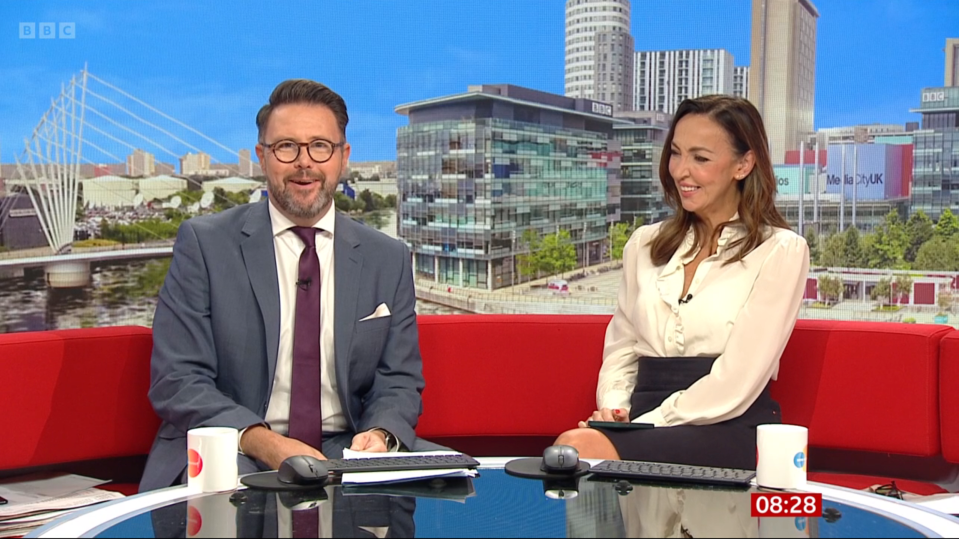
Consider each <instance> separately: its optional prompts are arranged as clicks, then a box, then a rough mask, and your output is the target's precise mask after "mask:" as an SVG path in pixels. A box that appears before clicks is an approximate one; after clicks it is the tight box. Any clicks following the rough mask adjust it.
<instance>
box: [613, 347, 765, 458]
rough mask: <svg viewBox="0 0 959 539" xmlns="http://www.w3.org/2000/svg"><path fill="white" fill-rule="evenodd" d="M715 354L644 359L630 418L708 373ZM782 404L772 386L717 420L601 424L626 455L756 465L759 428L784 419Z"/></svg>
mask: <svg viewBox="0 0 959 539" xmlns="http://www.w3.org/2000/svg"><path fill="white" fill-rule="evenodd" d="M713 361H715V358H700V357H693V358H676V357H674V358H649V357H646V358H640V359H639V380H638V381H637V384H636V388H635V389H634V390H633V395H632V398H631V399H630V405H631V408H630V412H629V418H630V420H632V419H636V418H637V417H639V416H641V415H643V414H645V413H646V412H649V411H651V410H654V409H655V408H657V407H658V406H659V405H660V404H662V402H663V401H664V400H666V398H667V397H669V396H670V395H672V394H673V393H675V392H677V391H680V390H683V389H686V388H688V387H689V386H691V385H693V383H695V382H696V381H697V380H699V379H700V378H702V377H703V376H705V375H707V374H709V371H710V369H711V368H712V365H713ZM780 417H781V415H780V411H779V404H777V403H776V401H774V400H773V399H772V397H771V396H770V395H769V385H768V384H767V385H766V388H765V389H764V390H763V392H762V394H760V395H759V398H757V399H756V402H754V403H753V405H752V406H750V407H749V409H748V410H746V412H745V413H743V415H741V416H739V417H737V418H734V419H730V420H728V421H724V422H722V423H716V424H713V425H681V426H676V427H663V428H655V429H644V430H630V431H613V430H606V429H599V430H600V431H602V433H603V434H605V435H606V437H607V438H609V440H610V441H611V442H612V443H613V445H614V446H615V447H616V452H617V453H619V457H620V459H622V460H641V461H649V462H671V463H676V464H690V465H695V466H713V467H719V468H739V469H743V470H755V469H756V427H757V426H758V425H763V424H767V423H780V422H781V419H780Z"/></svg>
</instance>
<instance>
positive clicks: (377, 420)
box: [140, 201, 424, 491]
mask: <svg viewBox="0 0 959 539" xmlns="http://www.w3.org/2000/svg"><path fill="white" fill-rule="evenodd" d="M330 211H334V210H333V209H331V210H330ZM333 250H334V251H333V252H334V271H335V275H336V278H335V286H336V290H335V291H334V298H335V299H334V311H335V312H334V322H333V324H334V347H335V354H334V355H335V366H336V383H337V387H338V394H339V398H340V402H341V403H342V405H343V412H344V413H345V414H346V418H347V421H348V424H349V429H350V430H351V431H352V432H354V433H356V432H363V431H366V430H369V429H371V428H374V427H379V428H383V429H386V430H387V431H389V432H391V433H392V434H394V435H395V436H396V437H397V438H398V439H399V440H400V441H401V442H402V443H403V444H404V445H406V446H407V447H413V444H414V440H415V434H414V428H415V427H416V422H417V420H418V418H419V415H420V413H421V411H422V400H421V398H420V393H421V392H422V390H423V386H424V382H423V375H422V359H421V358H420V352H419V342H418V334H417V329H416V314H415V312H414V306H415V302H416V296H415V291H414V288H413V276H412V268H411V260H410V252H409V249H407V247H406V245H404V244H403V243H401V242H399V241H396V240H394V239H391V238H389V237H388V236H386V235H384V234H382V233H380V232H377V231H375V230H373V229H371V228H368V227H367V226H365V225H363V224H360V223H357V222H355V221H353V220H352V219H350V218H349V217H346V216H343V215H341V214H337V215H336V228H335V234H334V240H333ZM381 303H385V304H386V305H387V307H388V308H389V311H390V313H391V316H386V317H380V318H373V319H369V320H365V321H362V322H360V321H359V320H361V319H363V318H365V317H367V316H369V315H371V314H373V312H374V311H375V310H376V308H377V306H378V305H380V304H381ZM153 332H154V333H153V339H154V343H153V357H152V360H151V381H150V392H149V396H150V401H151V402H152V404H153V408H154V410H156V413H157V414H158V415H159V416H160V419H162V424H161V426H160V430H159V432H158V433H157V438H156V440H155V441H154V444H153V448H152V449H151V451H150V456H149V457H148V459H147V464H146V469H145V470H144V474H143V479H142V481H141V483H140V490H141V491H145V490H151V489H156V488H162V487H167V486H170V485H171V484H174V483H176V482H178V480H179V478H180V477H181V475H182V473H183V470H184V469H185V467H186V465H187V453H186V432H187V431H188V430H189V429H192V428H196V427H205V426H219V427H234V428H237V429H243V428H246V427H249V426H251V425H254V424H258V423H260V422H262V421H263V420H264V417H265V416H266V410H267V405H268V404H269V400H270V394H271V392H272V389H273V375H274V372H275V370H276V361H277V351H278V347H279V341H280V294H279V285H278V279H277V269H276V257H275V255H274V243H273V230H272V225H271V221H270V214H269V207H268V203H267V202H266V201H264V202H260V203H256V204H246V205H243V206H240V207H237V208H233V209H230V210H227V211H224V212H222V213H219V214H215V215H210V216H203V217H197V218H194V219H190V220H188V221H185V222H184V223H183V224H182V225H181V226H180V229H179V232H178V234H177V239H176V243H175V245H174V247H173V261H172V262H171V264H170V271H169V273H168V274H167V277H166V281H165V282H164V284H163V288H162V289H161V291H160V297H159V302H158V304H157V309H156V316H155V317H154V321H153ZM317 421H320V418H319V417H318V418H317Z"/></svg>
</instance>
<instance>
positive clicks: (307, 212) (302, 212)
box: [268, 171, 335, 219]
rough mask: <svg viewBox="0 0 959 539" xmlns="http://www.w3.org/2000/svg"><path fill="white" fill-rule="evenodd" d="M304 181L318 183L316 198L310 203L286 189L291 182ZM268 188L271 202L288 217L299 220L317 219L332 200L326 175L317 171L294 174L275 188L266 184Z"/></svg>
mask: <svg viewBox="0 0 959 539" xmlns="http://www.w3.org/2000/svg"><path fill="white" fill-rule="evenodd" d="M304 179H309V180H313V181H317V182H320V189H319V191H318V192H317V194H316V198H314V199H313V200H312V201H304V200H303V199H301V197H298V196H296V195H295V194H294V193H293V192H292V191H291V190H290V189H289V188H288V185H289V183H290V182H291V181H293V180H304ZM268 187H270V189H269V191H270V197H271V198H272V199H273V202H274V203H275V204H276V205H277V206H278V207H279V208H280V209H282V210H283V211H285V212H286V213H288V214H289V215H292V216H293V217H296V218H299V219H312V218H314V217H318V216H319V215H320V213H322V212H323V210H325V209H326V207H327V206H328V205H329V204H330V201H332V200H333V193H332V192H331V190H329V189H328V186H327V183H326V174H324V173H323V172H319V171H318V172H306V171H300V172H296V173H293V174H290V175H288V176H286V177H285V178H283V181H282V182H281V183H280V184H279V185H277V186H275V187H274V186H273V185H272V184H269V183H268ZM334 188H335V187H334Z"/></svg>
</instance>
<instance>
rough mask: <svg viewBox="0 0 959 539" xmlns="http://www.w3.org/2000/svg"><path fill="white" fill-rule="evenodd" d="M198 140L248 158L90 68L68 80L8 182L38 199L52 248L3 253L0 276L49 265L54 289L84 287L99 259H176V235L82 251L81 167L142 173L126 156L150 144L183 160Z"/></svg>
mask: <svg viewBox="0 0 959 539" xmlns="http://www.w3.org/2000/svg"><path fill="white" fill-rule="evenodd" d="M93 83H95V84H93ZM251 114H252V112H251ZM198 145H203V146H205V147H209V146H216V147H217V148H218V149H219V150H222V153H225V154H226V153H228V154H231V155H234V156H236V157H237V158H238V159H240V161H242V158H241V157H240V154H239V153H238V152H236V151H234V150H232V149H230V148H228V147H226V146H224V145H223V144H220V143H219V142H217V141H215V140H213V139H212V138H210V137H208V136H206V135H204V134H203V133H201V132H199V131H197V130H196V129H194V128H192V127H190V126H188V125H186V124H184V123H183V122H180V121H178V120H176V119H175V118H173V117H171V116H169V115H167V114H165V113H163V112H161V111H159V110H157V109H156V108H154V107H152V106H150V105H149V104H147V103H145V102H144V101H141V100H140V99H138V98H136V97H134V96H133V95H131V94H129V93H127V92H125V91H123V90H121V89H120V88H118V87H116V86H114V85H112V84H110V83H108V82H106V81H104V80H102V79H99V78H97V77H96V76H94V75H92V74H91V73H90V72H89V71H88V70H87V69H86V67H84V69H83V70H82V71H81V72H80V74H79V75H77V76H74V77H73V78H71V79H70V82H69V84H68V85H66V86H62V87H61V90H60V94H59V95H58V96H57V97H55V98H53V99H51V104H50V108H49V109H48V110H47V111H46V112H45V113H44V114H43V116H42V117H41V119H40V122H39V124H38V125H37V126H36V127H35V128H34V129H33V132H32V134H31V136H30V137H27V138H24V151H23V153H22V155H21V156H20V157H18V158H17V159H16V174H15V176H14V178H12V179H10V180H8V182H7V187H8V192H14V193H26V194H27V195H28V196H29V197H30V201H31V202H32V204H33V208H34V210H35V212H36V216H37V218H38V219H39V221H40V225H41V228H42V230H43V234H44V237H45V238H46V241H47V244H48V245H49V247H50V249H49V250H47V249H43V250H40V251H42V252H43V254H42V255H39V256H38V255H37V253H36V251H37V250H32V251H33V252H30V251H25V252H23V253H19V254H18V252H17V251H13V252H9V253H2V254H0V276H3V275H18V274H22V272H23V270H24V269H25V268H31V267H38V266H42V267H44V268H45V271H46V276H47V279H46V281H47V284H48V285H49V286H51V287H82V286H86V285H87V284H89V281H90V264H91V263H92V262H95V261H100V260H123V259H135V258H155V257H162V256H169V255H170V254H171V252H172V244H173V240H172V239H164V238H161V237H156V239H155V240H149V239H147V240H146V241H147V243H145V244H120V245H115V246H105V247H95V248H84V249H82V252H80V251H81V249H77V252H74V249H73V242H74V237H75V229H76V225H77V218H78V213H79V212H78V208H81V207H82V206H83V204H84V202H83V201H84V195H83V192H82V188H81V186H82V184H83V181H82V180H84V179H85V178H84V177H82V176H81V164H83V163H87V164H92V165H96V164H97V163H103V162H113V163H122V162H124V161H126V163H127V167H128V170H127V173H128V174H136V172H137V171H136V170H132V171H131V170H129V167H130V160H129V159H125V158H123V157H120V155H123V154H125V153H130V152H138V153H141V154H143V152H144V149H146V150H147V151H149V152H151V153H150V154H148V155H150V159H151V160H152V158H153V157H152V156H153V155H154V154H156V155H158V156H164V157H166V158H167V159H168V160H172V161H173V162H174V163H175V162H176V161H177V160H179V159H180V157H181V156H182V155H183V154H184V153H186V152H197V153H199V152H203V150H202V149H201V148H200V147H199V146H198ZM204 153H205V152H204ZM91 158H92V159H91ZM211 160H213V159H212V158H211ZM247 160H248V158H247ZM213 161H215V160H213ZM151 162H152V161H151ZM251 170H252V169H251ZM181 172H183V171H182V170H181ZM140 174H143V172H142V171H140ZM181 178H185V181H184V180H180V181H184V183H183V185H186V181H192V182H194V183H198V182H196V180H195V179H193V178H190V177H184V176H181ZM15 198H16V197H7V198H6V199H4V200H3V201H0V229H2V228H3V226H4V224H5V222H6V221H7V220H8V219H9V217H10V214H11V209H12V205H13V202H12V201H13V200H14V199H15ZM128 198H129V197H128ZM143 198H144V197H143V195H142V193H141V194H138V195H136V197H133V198H131V199H130V200H124V201H123V203H124V204H125V205H126V206H127V207H130V208H137V207H139V206H141V205H142V204H143V202H144V200H143ZM257 198H258V197H257ZM213 201H214V195H213V193H208V194H207V195H206V196H204V197H203V199H202V202H196V203H194V204H192V205H191V206H190V207H189V208H184V210H185V211H186V212H188V213H194V214H195V213H198V212H199V211H200V209H201V208H202V209H205V208H207V207H209V206H210V205H211V204H212V203H213ZM88 202H89V201H88ZM179 206H180V200H179V197H177V196H174V197H172V199H171V202H170V203H167V204H165V206H164V207H168V208H174V209H177V210H178V211H184V210H180V209H179ZM16 211H17V210H14V212H16ZM128 224H129V225H131V226H134V227H139V228H140V229H141V230H142V231H143V232H144V235H146V236H147V237H149V236H150V234H151V233H152V232H151V231H150V230H148V229H147V228H146V227H142V226H140V225H138V224H137V221H136V220H133V221H132V222H129V223H128ZM51 251H52V254H51ZM18 256H19V257H18ZM15 257H18V258H15Z"/></svg>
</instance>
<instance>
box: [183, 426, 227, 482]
mask: <svg viewBox="0 0 959 539" xmlns="http://www.w3.org/2000/svg"><path fill="white" fill-rule="evenodd" d="M186 447H187V460H188V464H187V485H188V486H189V487H190V488H191V489H195V490H199V491H200V492H223V491H227V490H233V489H235V488H236V485H237V479H238V474H239V472H238V470H237V466H236V457H237V453H238V451H239V450H238V447H239V431H237V430H236V429H233V428H229V427H201V428H197V429H191V430H189V431H188V432H187V433H186Z"/></svg>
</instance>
